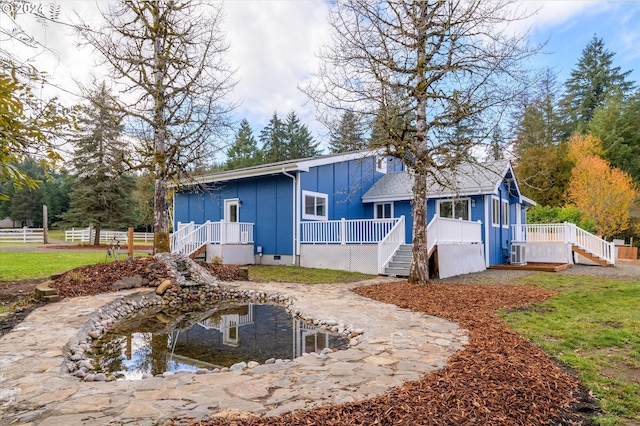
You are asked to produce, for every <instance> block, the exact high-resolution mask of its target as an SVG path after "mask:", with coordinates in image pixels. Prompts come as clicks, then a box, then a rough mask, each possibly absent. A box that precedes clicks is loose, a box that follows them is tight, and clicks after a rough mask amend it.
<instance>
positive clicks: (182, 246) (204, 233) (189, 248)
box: [171, 221, 211, 256]
mask: <svg viewBox="0 0 640 426" xmlns="http://www.w3.org/2000/svg"><path fill="white" fill-rule="evenodd" d="M210 227H211V222H210V221H206V222H205V223H204V224H202V225H194V226H193V230H192V231H191V232H189V233H187V234H186V235H182V236H181V237H180V238H176V239H175V241H174V245H173V249H172V250H171V252H172V253H181V254H186V255H187V256H189V255H191V254H193V253H195V252H196V251H197V250H198V249H199V248H200V247H202V246H203V245H204V244H206V243H207V242H209V237H210V235H211V230H210Z"/></svg>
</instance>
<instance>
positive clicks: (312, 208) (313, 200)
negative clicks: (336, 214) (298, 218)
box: [302, 191, 329, 220]
mask: <svg viewBox="0 0 640 426" xmlns="http://www.w3.org/2000/svg"><path fill="white" fill-rule="evenodd" d="M302 199H303V202H304V210H303V212H302V218H303V219H310V220H327V217H328V216H329V215H328V212H327V205H328V200H329V196H328V195H327V194H320V193H318V192H311V191H302Z"/></svg>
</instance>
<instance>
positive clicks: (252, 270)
mask: <svg viewBox="0 0 640 426" xmlns="http://www.w3.org/2000/svg"><path fill="white" fill-rule="evenodd" d="M373 277H375V275H367V274H361V273H358V272H346V271H336V270H333V269H315V268H302V267H300V266H265V265H256V266H250V267H249V279H250V280H251V281H257V282H282V283H300V284H331V283H350V282H357V281H363V280H368V279H370V278H373Z"/></svg>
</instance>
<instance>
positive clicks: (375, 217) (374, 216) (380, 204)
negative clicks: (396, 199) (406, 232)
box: [373, 201, 394, 219]
mask: <svg viewBox="0 0 640 426" xmlns="http://www.w3.org/2000/svg"><path fill="white" fill-rule="evenodd" d="M385 204H390V205H391V216H390V217H378V206H383V207H382V211H383V213H384V205H385ZM393 217H394V215H393V201H389V202H385V203H374V204H373V218H374V219H392V218H393Z"/></svg>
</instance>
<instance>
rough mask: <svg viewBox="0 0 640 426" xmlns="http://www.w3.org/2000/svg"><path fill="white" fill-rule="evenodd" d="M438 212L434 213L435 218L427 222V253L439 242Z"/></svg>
mask: <svg viewBox="0 0 640 426" xmlns="http://www.w3.org/2000/svg"><path fill="white" fill-rule="evenodd" d="M438 220H439V216H438V214H435V215H433V218H432V219H431V220H430V221H429V224H427V253H431V250H433V248H434V247H435V246H436V244H438V225H437V223H438Z"/></svg>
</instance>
